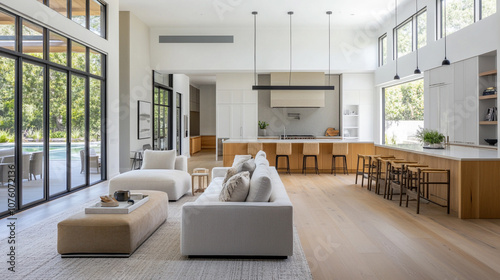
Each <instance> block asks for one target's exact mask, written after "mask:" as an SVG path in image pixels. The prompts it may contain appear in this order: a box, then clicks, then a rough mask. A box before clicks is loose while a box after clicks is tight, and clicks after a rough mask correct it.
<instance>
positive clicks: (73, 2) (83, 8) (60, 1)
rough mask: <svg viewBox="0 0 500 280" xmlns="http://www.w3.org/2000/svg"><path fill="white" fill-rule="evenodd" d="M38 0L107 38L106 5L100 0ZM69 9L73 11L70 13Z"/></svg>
mask: <svg viewBox="0 0 500 280" xmlns="http://www.w3.org/2000/svg"><path fill="white" fill-rule="evenodd" d="M38 2H40V3H42V4H45V5H48V6H49V7H50V8H51V9H53V10H55V11H57V12H58V13H60V14H61V15H63V16H65V17H67V18H70V19H72V20H73V21H74V22H76V23H78V24H80V25H81V26H83V27H85V28H87V29H89V30H90V31H92V32H94V33H95V34H97V35H99V36H101V37H103V38H106V5H105V4H104V3H103V2H101V1H100V0H50V1H43V0H38ZM68 7H70V8H71V9H69V8H68ZM69 11H71V13H68V12H69Z"/></svg>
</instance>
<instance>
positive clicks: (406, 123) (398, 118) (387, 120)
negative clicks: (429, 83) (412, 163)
mask: <svg viewBox="0 0 500 280" xmlns="http://www.w3.org/2000/svg"><path fill="white" fill-rule="evenodd" d="M382 96H383V104H384V115H383V117H384V126H383V129H384V133H383V136H384V139H383V141H384V143H385V144H405V143H416V142H417V139H416V138H415V133H416V132H417V130H418V129H419V127H423V126H424V80H417V81H413V82H409V83H404V84H400V85H396V86H392V87H386V88H384V89H383V95H382Z"/></svg>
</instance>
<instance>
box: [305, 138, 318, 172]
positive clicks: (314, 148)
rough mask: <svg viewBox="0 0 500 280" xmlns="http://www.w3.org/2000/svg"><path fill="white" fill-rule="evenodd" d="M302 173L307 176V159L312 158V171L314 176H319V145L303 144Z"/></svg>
mask: <svg viewBox="0 0 500 280" xmlns="http://www.w3.org/2000/svg"><path fill="white" fill-rule="evenodd" d="M302 147H303V148H302V154H303V155H304V156H303V157H302V173H304V175H307V158H308V157H312V158H314V170H315V171H316V174H319V169H318V155H319V143H304V144H303V146H302Z"/></svg>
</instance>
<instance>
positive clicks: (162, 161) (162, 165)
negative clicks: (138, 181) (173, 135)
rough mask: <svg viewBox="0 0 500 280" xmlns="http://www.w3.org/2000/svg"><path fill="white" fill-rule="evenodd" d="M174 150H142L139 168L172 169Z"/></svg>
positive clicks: (173, 166) (173, 165)
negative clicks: (142, 154) (142, 156)
mask: <svg viewBox="0 0 500 280" xmlns="http://www.w3.org/2000/svg"><path fill="white" fill-rule="evenodd" d="M175 156H176V153H175V151H174V150H169V151H153V150H146V151H144V159H143V161H142V168H141V169H174V168H175Z"/></svg>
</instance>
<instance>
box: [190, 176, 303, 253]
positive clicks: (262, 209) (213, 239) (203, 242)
mask: <svg viewBox="0 0 500 280" xmlns="http://www.w3.org/2000/svg"><path fill="white" fill-rule="evenodd" d="M257 168H267V169H269V173H268V174H270V175H269V176H270V179H271V184H272V192H271V197H270V199H269V202H220V201H219V194H220V192H221V189H222V181H223V179H224V176H225V174H226V171H227V170H228V168H224V167H222V168H220V167H219V168H217V167H216V168H214V169H213V170H212V182H211V183H210V185H209V187H208V188H207V189H206V190H205V192H204V193H203V194H202V195H201V196H200V197H199V198H198V199H197V200H196V201H195V202H188V203H186V204H184V205H183V207H182V225H181V253H182V255H186V256H267V257H284V258H286V257H287V256H291V255H292V254H293V206H292V203H291V202H290V199H289V197H288V195H287V193H286V190H285V187H284V185H283V183H282V181H281V179H280V177H279V174H278V172H277V171H276V169H275V168H274V167H269V166H263V167H259V166H257ZM255 172H257V171H255ZM261 173H262V172H261ZM266 173H267V172H266ZM254 174H256V173H254ZM251 187H252V186H251V185H250V188H251Z"/></svg>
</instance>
